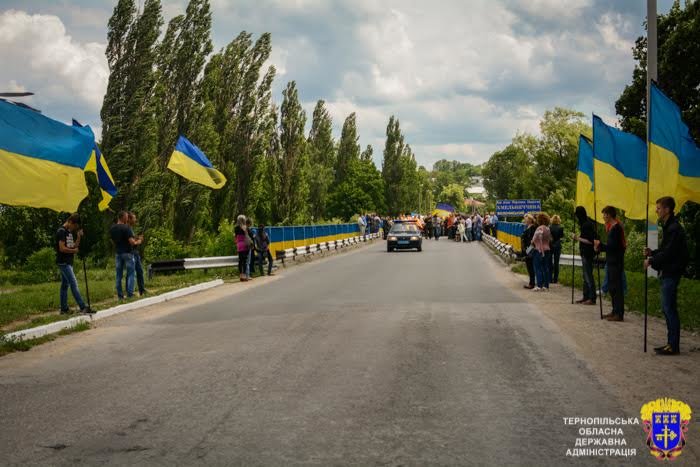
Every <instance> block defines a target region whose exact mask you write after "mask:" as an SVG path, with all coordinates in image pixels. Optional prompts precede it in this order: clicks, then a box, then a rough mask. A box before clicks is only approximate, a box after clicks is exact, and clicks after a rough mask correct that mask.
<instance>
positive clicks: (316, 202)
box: [307, 100, 336, 220]
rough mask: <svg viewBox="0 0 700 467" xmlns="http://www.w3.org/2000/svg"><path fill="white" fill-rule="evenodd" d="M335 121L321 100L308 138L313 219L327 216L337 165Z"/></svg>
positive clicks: (310, 201) (317, 105)
mask: <svg viewBox="0 0 700 467" xmlns="http://www.w3.org/2000/svg"><path fill="white" fill-rule="evenodd" d="M332 131H333V121H332V120H331V116H330V114H329V113H328V110H327V109H326V107H325V102H324V101H323V100H319V101H318V102H317V103H316V108H314V114H313V120H312V123H311V131H310V132H309V138H308V140H307V143H308V150H309V163H310V166H311V168H312V170H313V176H312V177H309V210H310V214H311V217H312V219H314V220H320V219H323V218H324V217H325V216H326V200H327V198H328V193H329V192H330V188H331V184H332V183H333V178H334V172H333V167H334V166H335V162H336V161H335V159H336V155H335V142H334V141H333V134H332Z"/></svg>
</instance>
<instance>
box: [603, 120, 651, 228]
mask: <svg viewBox="0 0 700 467" xmlns="http://www.w3.org/2000/svg"><path fill="white" fill-rule="evenodd" d="M593 179H594V180H595V201H596V205H597V207H598V208H599V209H602V208H603V207H605V206H607V205H610V206H615V207H616V208H618V209H622V210H624V211H625V215H626V216H627V217H629V218H630V219H646V212H645V211H646V196H647V145H646V143H645V142H644V140H642V139H640V138H639V137H637V136H635V135H632V134H630V133H625V132H623V131H620V130H618V129H617V128H613V127H611V126H608V125H606V124H605V123H603V120H601V119H600V117H598V116H596V115H594V116H593ZM596 214H597V213H596Z"/></svg>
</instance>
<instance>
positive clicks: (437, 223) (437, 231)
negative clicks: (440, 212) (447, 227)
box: [433, 216, 442, 240]
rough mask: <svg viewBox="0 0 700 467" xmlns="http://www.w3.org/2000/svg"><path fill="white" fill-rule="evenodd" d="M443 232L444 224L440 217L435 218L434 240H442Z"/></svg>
mask: <svg viewBox="0 0 700 467" xmlns="http://www.w3.org/2000/svg"><path fill="white" fill-rule="evenodd" d="M441 230H442V223H441V221H440V218H439V217H438V216H434V217H433V238H434V239H435V240H440V233H441V232H440V231H441Z"/></svg>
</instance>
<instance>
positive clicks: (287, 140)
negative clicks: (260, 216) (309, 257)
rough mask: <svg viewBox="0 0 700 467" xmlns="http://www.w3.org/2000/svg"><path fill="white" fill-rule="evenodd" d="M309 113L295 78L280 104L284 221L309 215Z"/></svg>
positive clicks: (279, 201)
mask: <svg viewBox="0 0 700 467" xmlns="http://www.w3.org/2000/svg"><path fill="white" fill-rule="evenodd" d="M305 124H306V113H305V112H304V110H303V109H302V107H301V103H300V102H299V94H298V92H297V87H296V83H295V82H294V81H291V82H289V83H288V84H287V87H286V88H285V89H284V91H283V92H282V107H281V108H280V136H279V138H280V140H279V141H280V153H279V156H278V161H277V164H278V174H279V197H278V198H277V204H276V208H277V210H276V213H277V215H276V220H277V222H279V223H282V224H293V223H294V222H297V221H298V222H301V221H303V220H305V218H306V207H307V206H306V203H305V200H306V198H307V196H308V185H307V183H306V175H307V171H308V169H307V159H306V147H305V146H306V141H305V139H304V125H305Z"/></svg>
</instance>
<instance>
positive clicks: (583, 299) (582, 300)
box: [576, 298, 588, 303]
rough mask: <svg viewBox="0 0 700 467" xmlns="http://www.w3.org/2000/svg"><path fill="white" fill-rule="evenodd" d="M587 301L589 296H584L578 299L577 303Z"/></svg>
mask: <svg viewBox="0 0 700 467" xmlns="http://www.w3.org/2000/svg"><path fill="white" fill-rule="evenodd" d="M585 301H588V299H587V298H582V299H581V300H576V303H583V302H585Z"/></svg>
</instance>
